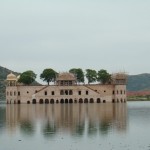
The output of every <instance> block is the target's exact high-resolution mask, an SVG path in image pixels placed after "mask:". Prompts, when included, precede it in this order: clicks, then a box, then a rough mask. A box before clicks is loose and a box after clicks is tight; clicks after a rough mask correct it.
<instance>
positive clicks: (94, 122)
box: [6, 103, 127, 136]
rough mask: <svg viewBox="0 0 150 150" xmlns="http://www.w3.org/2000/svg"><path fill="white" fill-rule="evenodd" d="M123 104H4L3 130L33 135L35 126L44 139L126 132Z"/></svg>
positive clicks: (124, 106)
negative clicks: (47, 137) (61, 134)
mask: <svg viewBox="0 0 150 150" xmlns="http://www.w3.org/2000/svg"><path fill="white" fill-rule="evenodd" d="M126 109H127V108H126V104H121V103H120V104H111V103H108V104H100V105H97V104H92V105H91V104H87V105H83V104H76V105H72V104H70V105H66V104H64V105H59V104H54V105H40V104H39V105H26V104H25V105H7V107H6V126H7V130H8V131H11V132H15V131H16V130H20V131H21V132H23V133H25V134H33V133H34V132H36V130H37V125H38V126H40V130H41V131H42V132H43V134H44V135H45V136H51V135H55V134H57V133H58V132H63V133H66V134H71V135H83V134H89V135H94V134H96V133H98V132H99V133H103V134H104V133H105V134H107V132H108V131H109V130H118V131H121V132H122V131H123V132H124V131H126V126H127V121H126V117H127V114H126V113H127V112H126Z"/></svg>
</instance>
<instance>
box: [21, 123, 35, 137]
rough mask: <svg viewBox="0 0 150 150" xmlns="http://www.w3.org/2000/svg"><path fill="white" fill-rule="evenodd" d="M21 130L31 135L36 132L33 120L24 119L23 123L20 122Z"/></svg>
mask: <svg viewBox="0 0 150 150" xmlns="http://www.w3.org/2000/svg"><path fill="white" fill-rule="evenodd" d="M20 130H21V132H22V133H23V134H25V135H29V136H30V135H33V134H34V132H35V127H34V125H33V124H32V122H31V121H29V120H24V121H21V123H20Z"/></svg>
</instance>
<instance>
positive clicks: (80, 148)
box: [0, 102, 150, 150]
mask: <svg viewBox="0 0 150 150" xmlns="http://www.w3.org/2000/svg"><path fill="white" fill-rule="evenodd" d="M20 149H21V150H33V149H36V150H42V149H44V150H46V149H51V150H59V149H63V150H91V149H93V150H98V149H102V150H150V102H128V103H127V104H54V105H52V104H47V105H39V104H36V105H33V104H30V105H26V104H22V105H13V104H12V105H2V104H0V150H20Z"/></svg>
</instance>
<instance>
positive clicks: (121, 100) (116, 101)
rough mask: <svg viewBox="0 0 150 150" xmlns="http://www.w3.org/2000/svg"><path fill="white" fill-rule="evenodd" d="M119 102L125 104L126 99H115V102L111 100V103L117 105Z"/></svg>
mask: <svg viewBox="0 0 150 150" xmlns="http://www.w3.org/2000/svg"><path fill="white" fill-rule="evenodd" d="M119 102H121V103H125V102H126V99H122V98H121V99H120V100H119V99H116V100H115V99H113V100H112V103H119Z"/></svg>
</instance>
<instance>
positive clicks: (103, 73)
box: [97, 69, 111, 84]
mask: <svg viewBox="0 0 150 150" xmlns="http://www.w3.org/2000/svg"><path fill="white" fill-rule="evenodd" d="M97 81H99V82H101V83H102V84H106V83H110V81H111V75H110V74H109V73H108V72H107V70H104V69H101V70H100V71H98V73H97Z"/></svg>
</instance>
